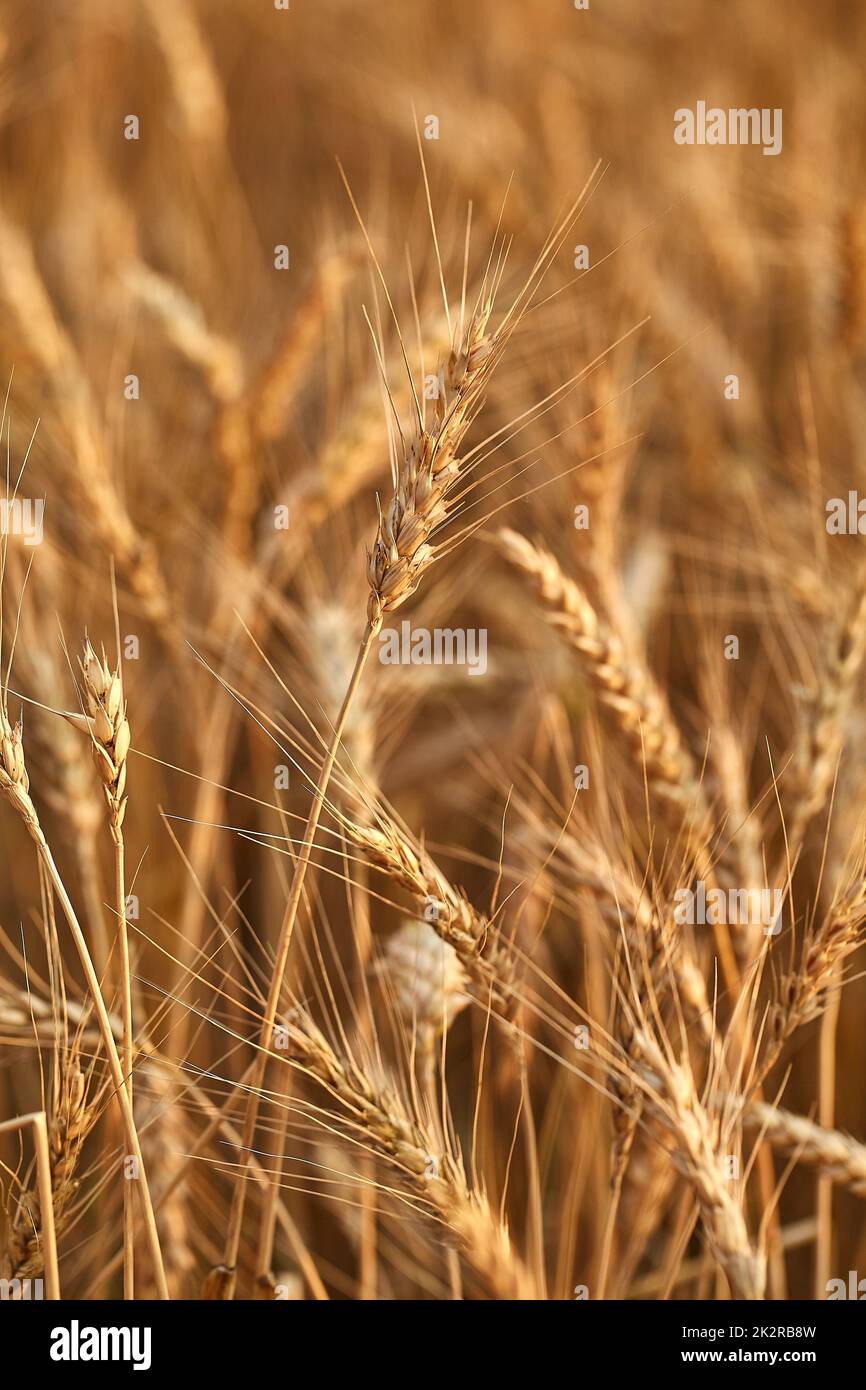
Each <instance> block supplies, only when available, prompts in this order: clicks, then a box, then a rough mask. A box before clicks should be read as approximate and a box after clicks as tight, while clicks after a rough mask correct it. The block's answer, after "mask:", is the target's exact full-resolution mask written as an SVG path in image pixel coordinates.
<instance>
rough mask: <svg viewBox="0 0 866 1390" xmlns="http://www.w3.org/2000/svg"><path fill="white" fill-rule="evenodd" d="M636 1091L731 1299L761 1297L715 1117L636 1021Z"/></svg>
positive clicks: (759, 1268)
mask: <svg viewBox="0 0 866 1390" xmlns="http://www.w3.org/2000/svg"><path fill="white" fill-rule="evenodd" d="M633 1050H634V1053H635V1055H636V1056H637V1057H638V1058H639V1059H640V1063H641V1069H642V1071H641V1076H642V1083H643V1085H642V1089H643V1094H644V1099H645V1103H646V1105H647V1107H648V1109H649V1110H650V1111H651V1112H652V1113H653V1114H654V1115H655V1116H656V1118H657V1119H658V1120H659V1121H660V1122H661V1123H662V1124H663V1125H664V1126H665V1128H666V1129H667V1130H668V1131H669V1132H670V1134H671V1136H672V1138H673V1140H674V1150H673V1154H672V1157H673V1161H674V1163H675V1165H676V1166H677V1168H678V1169H679V1170H680V1172H681V1173H682V1174H683V1175H684V1177H686V1178H687V1179H688V1181H689V1182H690V1183H691V1185H692V1187H693V1189H694V1192H695V1195H696V1197H697V1199H698V1205H699V1207H700V1212H701V1221H702V1225H703V1229H704V1232H705V1234H706V1236H707V1241H708V1244H709V1247H710V1250H711V1251H712V1253H713V1255H714V1256H715V1258H716V1259H717V1261H718V1263H719V1264H720V1265H721V1267H722V1269H723V1270H724V1271H725V1273H726V1275H727V1277H728V1282H729V1284H730V1286H731V1292H732V1294H733V1295H734V1297H735V1298H743V1299H762V1298H763V1297H764V1286H765V1283H766V1258H765V1256H764V1254H763V1253H762V1252H761V1251H760V1250H758V1249H756V1248H755V1247H754V1246H753V1245H752V1243H751V1241H750V1239H749V1234H748V1230H747V1227H746V1219H745V1216H744V1214H743V1206H742V1197H741V1196H739V1195H736V1196H735V1195H734V1192H732V1190H731V1186H730V1183H731V1182H732V1181H733V1179H729V1178H727V1176H726V1175H725V1174H724V1173H723V1164H724V1161H725V1159H726V1158H727V1157H729V1155H727V1154H725V1152H724V1145H723V1143H722V1137H723V1136H722V1132H721V1125H720V1120H719V1117H718V1115H716V1114H712V1115H711V1114H710V1112H708V1110H707V1109H706V1108H705V1106H704V1105H703V1103H702V1102H701V1100H700V1097H699V1096H698V1093H697V1091H696V1089H695V1082H694V1077H693V1075H692V1072H691V1068H690V1067H689V1066H688V1064H687V1063H681V1062H677V1061H676V1060H674V1059H673V1058H672V1057H671V1056H669V1055H667V1053H666V1052H665V1051H664V1050H663V1049H662V1047H660V1046H659V1044H658V1043H657V1042H656V1040H655V1039H654V1038H653V1037H651V1036H650V1035H649V1033H648V1032H647V1030H646V1029H645V1028H644V1027H643V1026H641V1025H640V1024H639V1025H637V1026H636V1027H635V1030H634V1045H633Z"/></svg>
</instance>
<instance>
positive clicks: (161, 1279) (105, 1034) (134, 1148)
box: [0, 692, 168, 1298]
mask: <svg viewBox="0 0 866 1390" xmlns="http://www.w3.org/2000/svg"><path fill="white" fill-rule="evenodd" d="M0 793H2V794H3V795H4V796H5V797H6V798H7V800H8V801H9V802H10V804H11V805H12V806H13V808H14V810H15V811H16V813H17V814H18V815H19V816H20V818H21V820H22V821H23V823H24V826H25V827H26V829H27V833H28V834H29V835H30V838H31V839H32V840H33V843H34V844H35V846H36V849H37V853H38V854H39V857H40V859H41V861H42V863H43V865H44V867H45V869H46V871H47V874H48V877H49V879H50V881H51V884H52V886H53V888H54V892H55V893H56V894H57V898H58V900H59V902H60V905H61V907H62V908H63V914H64V916H65V918H66V921H67V924H68V926H69V930H70V932H71V934H72V939H73V941H74V943H75V948H76V951H77V952H78V958H79V960H80V962H81V967H82V969H83V971H84V976H85V979H86V981H87V987H88V989H89V990H90V993H91V996H92V998H93V1007H94V1010H95V1013H96V1019H97V1023H98V1025H99V1032H100V1035H101V1037H102V1045H103V1047H104V1048H105V1051H106V1055H107V1058H108V1065H109V1068H110V1071H111V1079H112V1081H113V1082H114V1086H115V1091H116V1099H117V1104H118V1107H119V1109H120V1113H121V1117H122V1121H123V1127H124V1131H125V1134H126V1139H127V1144H128V1145H129V1152H130V1154H131V1156H132V1157H133V1158H134V1159H135V1161H136V1166H137V1173H138V1179H137V1182H138V1191H139V1196H140V1198H141V1205H142V1211H143V1215H144V1223H145V1231H146V1234H147V1240H148V1246H149V1248H150V1253H151V1258H152V1261H153V1268H154V1277H155V1280H156V1284H157V1290H158V1293H159V1297H160V1298H168V1287H167V1285H166V1282H165V1270H164V1268H163V1263H162V1255H161V1252H160V1248H159V1235H158V1232H157V1228H156V1219H155V1217H154V1213H153V1203H152V1201H151V1196H150V1188H149V1186H148V1181H147V1174H146V1172H145V1167H144V1160H143V1158H142V1153H141V1145H140V1143H139V1140H138V1133H137V1131H136V1128H135V1118H134V1116H133V1113H132V1106H131V1105H130V1102H129V1095H128V1093H127V1089H126V1075H125V1073H124V1069H123V1067H122V1066H121V1062H120V1057H119V1055H118V1051H117V1045H116V1043H115V1041H114V1035H113V1033H112V1028H111V1020H110V1018H109V1015H108V1010H107V1009H106V1007H105V1001H104V999H103V997H102V991H101V989H100V985H99V979H98V977H97V974H96V971H95V969H94V967H93V961H92V959H91V956H90V951H89V950H88V947H87V942H86V940H85V937H84V933H83V932H82V930H81V926H80V924H79V922H78V918H77V916H76V914H75V909H74V907H73V905H72V900H71V899H70V897H69V894H68V893H67V891H66V886H65V884H64V882H63V879H62V878H61V876H60V873H59V871H58V868H57V865H56V864H55V862H54V857H53V855H52V853H51V849H50V847H49V845H48V841H47V840H46V838H45V835H44V833H43V831H42V826H41V824H40V822H39V816H38V814H37V811H36V807H35V805H34V803H33V800H32V798H31V796H30V779H29V777H28V775H27V768H26V766H25V762H24V745H23V730H22V727H21V724H20V723H16V724H15V725H14V726H12V725H11V724H10V723H9V717H8V714H7V712H6V700H5V692H4V698H3V699H2V702H0Z"/></svg>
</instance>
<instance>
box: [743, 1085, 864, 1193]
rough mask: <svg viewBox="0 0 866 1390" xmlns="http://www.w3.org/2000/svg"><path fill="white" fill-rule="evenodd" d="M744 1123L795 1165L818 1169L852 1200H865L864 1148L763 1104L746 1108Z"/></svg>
mask: <svg viewBox="0 0 866 1390" xmlns="http://www.w3.org/2000/svg"><path fill="white" fill-rule="evenodd" d="M743 1122H744V1124H746V1125H747V1126H748V1127H749V1128H751V1129H760V1131H761V1134H762V1135H763V1137H764V1138H765V1139H769V1141H770V1143H771V1144H772V1145H773V1147H774V1148H777V1149H781V1150H782V1151H783V1152H784V1153H791V1154H795V1156H796V1158H797V1160H798V1162H800V1163H808V1164H809V1166H810V1167H812V1168H817V1169H818V1170H819V1172H820V1173H821V1174H822V1175H823V1176H824V1177H827V1178H831V1179H832V1181H833V1182H835V1183H839V1184H840V1186H843V1187H847V1188H849V1189H850V1190H851V1191H852V1192H853V1193H854V1194H855V1196H857V1197H866V1144H859V1143H858V1142H857V1140H856V1139H852V1138H851V1136H850V1135H849V1134H843V1133H842V1131H841V1130H838V1129H825V1128H824V1126H823V1125H817V1124H815V1123H814V1121H812V1120H807V1119H806V1117H805V1116H804V1115H794V1114H792V1113H791V1111H790V1110H782V1109H781V1108H780V1107H779V1106H776V1105H767V1104H765V1103H764V1102H763V1101H754V1102H753V1103H752V1104H751V1105H750V1106H749V1109H748V1110H747V1111H746V1114H745V1116H744V1117H743Z"/></svg>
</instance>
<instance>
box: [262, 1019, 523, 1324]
mask: <svg viewBox="0 0 866 1390" xmlns="http://www.w3.org/2000/svg"><path fill="white" fill-rule="evenodd" d="M286 1028H287V1032H288V1042H289V1055H290V1057H291V1056H293V1057H294V1058H295V1059H296V1060H297V1061H298V1062H300V1063H302V1065H303V1068H304V1070H305V1071H307V1072H308V1073H309V1074H310V1075H312V1076H313V1077H315V1079H316V1080H317V1081H319V1082H320V1083H321V1084H322V1085H323V1086H324V1087H325V1088H326V1089H327V1090H328V1091H329V1093H330V1094H331V1095H332V1096H333V1097H334V1098H335V1099H336V1100H337V1101H339V1103H340V1104H341V1106H343V1107H344V1109H345V1110H346V1111H347V1112H348V1114H349V1116H350V1117H351V1118H350V1124H351V1126H352V1129H353V1130H354V1131H356V1132H357V1133H358V1134H359V1135H360V1137H361V1138H362V1140H363V1141H364V1142H366V1143H367V1144H369V1146H370V1147H371V1148H372V1149H373V1150H374V1151H375V1152H376V1153H377V1154H379V1155H380V1156H381V1157H382V1158H383V1159H385V1160H386V1162H388V1163H389V1165H390V1166H391V1167H392V1168H393V1169H394V1170H395V1171H396V1174H397V1176H398V1178H399V1180H400V1183H401V1186H402V1187H403V1188H404V1189H406V1190H408V1191H409V1192H410V1193H411V1194H413V1195H414V1196H416V1197H418V1198H420V1200H421V1201H422V1203H423V1204H424V1206H425V1208H430V1209H432V1212H433V1214H434V1215H435V1216H436V1217H437V1218H438V1219H439V1220H440V1221H441V1222H442V1223H443V1225H444V1226H445V1227H446V1229H447V1230H448V1231H449V1232H450V1233H451V1235H452V1236H453V1238H454V1239H455V1240H456V1242H457V1244H458V1247H459V1249H460V1252H461V1254H462V1255H463V1257H464V1259H465V1260H466V1262H467V1264H468V1265H469V1266H470V1267H471V1268H472V1270H473V1271H474V1273H475V1275H476V1276H477V1277H478V1279H479V1281H480V1282H481V1284H482V1286H483V1287H484V1288H485V1290H486V1291H487V1293H488V1295H489V1296H490V1297H492V1298H496V1299H528V1298H533V1297H535V1296H536V1290H535V1284H534V1280H533V1279H532V1276H531V1274H530V1272H529V1270H528V1269H527V1268H526V1266H525V1265H524V1264H523V1262H522V1261H521V1260H520V1258H519V1257H518V1256H517V1254H516V1253H515V1251H514V1249H513V1247H512V1245H511V1242H510V1240H509V1237H508V1232H507V1230H506V1229H505V1227H504V1226H503V1224H502V1223H501V1222H500V1221H499V1220H498V1219H497V1218H496V1217H495V1216H494V1215H493V1212H492V1211H491V1208H490V1206H489V1204H488V1202H487V1200H486V1198H485V1197H484V1196H483V1195H482V1194H480V1193H478V1192H475V1191H471V1190H470V1189H469V1188H468V1186H467V1183H466V1176H465V1173H464V1170H463V1165H462V1164H461V1163H460V1162H459V1161H458V1160H457V1159H456V1158H454V1157H453V1156H452V1155H451V1154H450V1153H447V1152H446V1153H441V1152H438V1151H437V1149H438V1146H437V1145H436V1144H435V1142H434V1140H433V1138H432V1136H431V1135H430V1134H429V1133H428V1132H427V1130H426V1129H425V1127H424V1126H423V1125H421V1124H420V1123H419V1122H418V1121H417V1120H415V1119H412V1118H411V1117H410V1116H409V1114H408V1113H407V1111H406V1108H405V1106H404V1104H403V1102H402V1101H401V1099H400V1097H399V1096H398V1095H397V1094H396V1093H395V1092H394V1091H393V1090H392V1089H391V1088H390V1087H388V1086H385V1085H382V1084H380V1083H378V1082H377V1081H376V1080H375V1079H374V1078H372V1077H371V1076H369V1075H367V1074H366V1073H365V1072H364V1071H362V1069H361V1068H360V1067H359V1065H358V1064H357V1062H355V1061H354V1060H352V1059H350V1058H348V1057H346V1056H342V1055H340V1054H338V1053H337V1051H336V1050H335V1049H334V1048H333V1047H332V1045H331V1043H330V1042H329V1041H328V1039H327V1038H326V1037H325V1035H324V1034H323V1033H322V1031H321V1029H320V1028H318V1027H317V1026H316V1024H315V1023H314V1022H313V1021H312V1019H311V1018H310V1017H309V1016H308V1015H307V1014H306V1013H305V1012H303V1011H302V1010H299V1009H297V1008H295V1009H292V1010H291V1011H290V1013H289V1017H288V1020H287V1023H286ZM284 1055H285V1054H284Z"/></svg>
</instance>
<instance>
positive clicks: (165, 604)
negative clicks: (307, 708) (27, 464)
mask: <svg viewBox="0 0 866 1390" xmlns="http://www.w3.org/2000/svg"><path fill="white" fill-rule="evenodd" d="M0 299H2V300H3V301H5V303H6V304H7V306H8V307H9V309H10V310H11V312H12V314H13V315H14V316H15V319H16V321H17V324H18V327H19V329H20V332H21V334H22V336H23V338H24V341H25V342H26V344H27V347H28V349H29V350H30V351H31V352H32V353H33V356H34V357H35V358H36V360H37V361H38V362H39V364H40V366H41V367H42V369H43V370H44V372H45V373H46V375H47V377H48V380H49V381H54V382H62V383H63V387H62V390H60V389H59V388H58V394H57V400H56V409H57V412H58V415H59V417H60V421H61V424H62V428H63V432H64V435H65V437H66V440H67V443H68V446H69V451H70V454H71V458H72V460H74V464H75V467H74V479H73V481H74V483H75V486H76V487H77V488H78V489H80V490H81V492H82V493H83V495H84V497H85V499H86V501H87V504H88V508H89V510H90V517H89V520H90V522H91V523H92V525H93V526H94V527H95V529H96V531H97V532H98V534H99V536H100V538H101V540H102V541H103V542H104V545H105V549H106V551H107V552H108V553H109V554H111V555H114V556H115V557H116V559H117V563H118V566H119V567H120V569H121V570H122V572H123V574H124V575H125V577H126V580H127V582H128V584H129V586H130V588H131V589H132V591H133V593H135V595H136V597H137V598H138V599H139V601H140V603H141V604H142V607H143V608H144V611H145V613H146V614H147V616H148V618H149V619H150V621H151V622H152V623H153V624H154V626H155V627H156V628H157V630H158V631H159V632H160V633H161V635H162V637H163V639H164V640H165V642H166V644H167V646H168V647H169V648H170V649H171V650H172V651H173V652H174V653H175V655H179V656H181V657H182V659H183V660H184V661H186V656H187V649H186V647H185V646H184V645H183V644H182V643H181V641H180V638H179V634H178V627H177V606H176V604H175V603H174V602H173V600H172V598H171V596H170V594H169V592H168V588H167V585H166V582H165V578H164V575H163V573H162V569H161V567H160V564H159V560H158V558H157V554H156V551H155V549H154V548H153V546H152V544H151V543H150V541H149V540H147V539H145V538H144V537H142V536H141V535H140V533H139V531H138V530H137V528H136V526H135V525H134V523H133V521H132V518H131V516H130V514H129V511H128V510H127V507H126V504H125V502H124V500H123V498H122V497H121V495H120V493H119V492H118V489H117V486H116V484H115V481H114V478H113V476H112V472H111V467H110V464H109V457H110V455H109V450H108V446H107V443H106V440H105V438H104V432H103V431H102V429H101V427H100V423H99V420H98V417H97V412H96V408H95V405H94V401H93V396H92V392H91V389H90V383H89V381H88V380H87V377H86V376H85V374H84V371H83V369H82V366H81V362H80V359H79V356H78V353H77V352H76V349H75V346H74V344H73V342H72V340H71V339H70V338H69V336H68V334H67V333H66V331H65V330H64V328H63V327H62V325H61V324H60V322H59V321H58V318H57V316H56V314H55V312H54V307H53V305H52V303H51V299H50V297H49V294H48V291H47V289H46V287H45V285H44V283H43V280H42V276H41V274H40V272H39V268H38V266H37V263H36V259H35V257H34V254H33V248H32V247H31V245H30V242H29V241H28V239H27V237H26V236H25V235H24V233H23V232H22V231H21V229H20V228H19V227H17V226H16V225H15V224H14V223H13V222H12V221H11V220H10V219H9V217H8V216H7V215H6V214H5V212H4V211H3V210H2V208H0Z"/></svg>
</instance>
